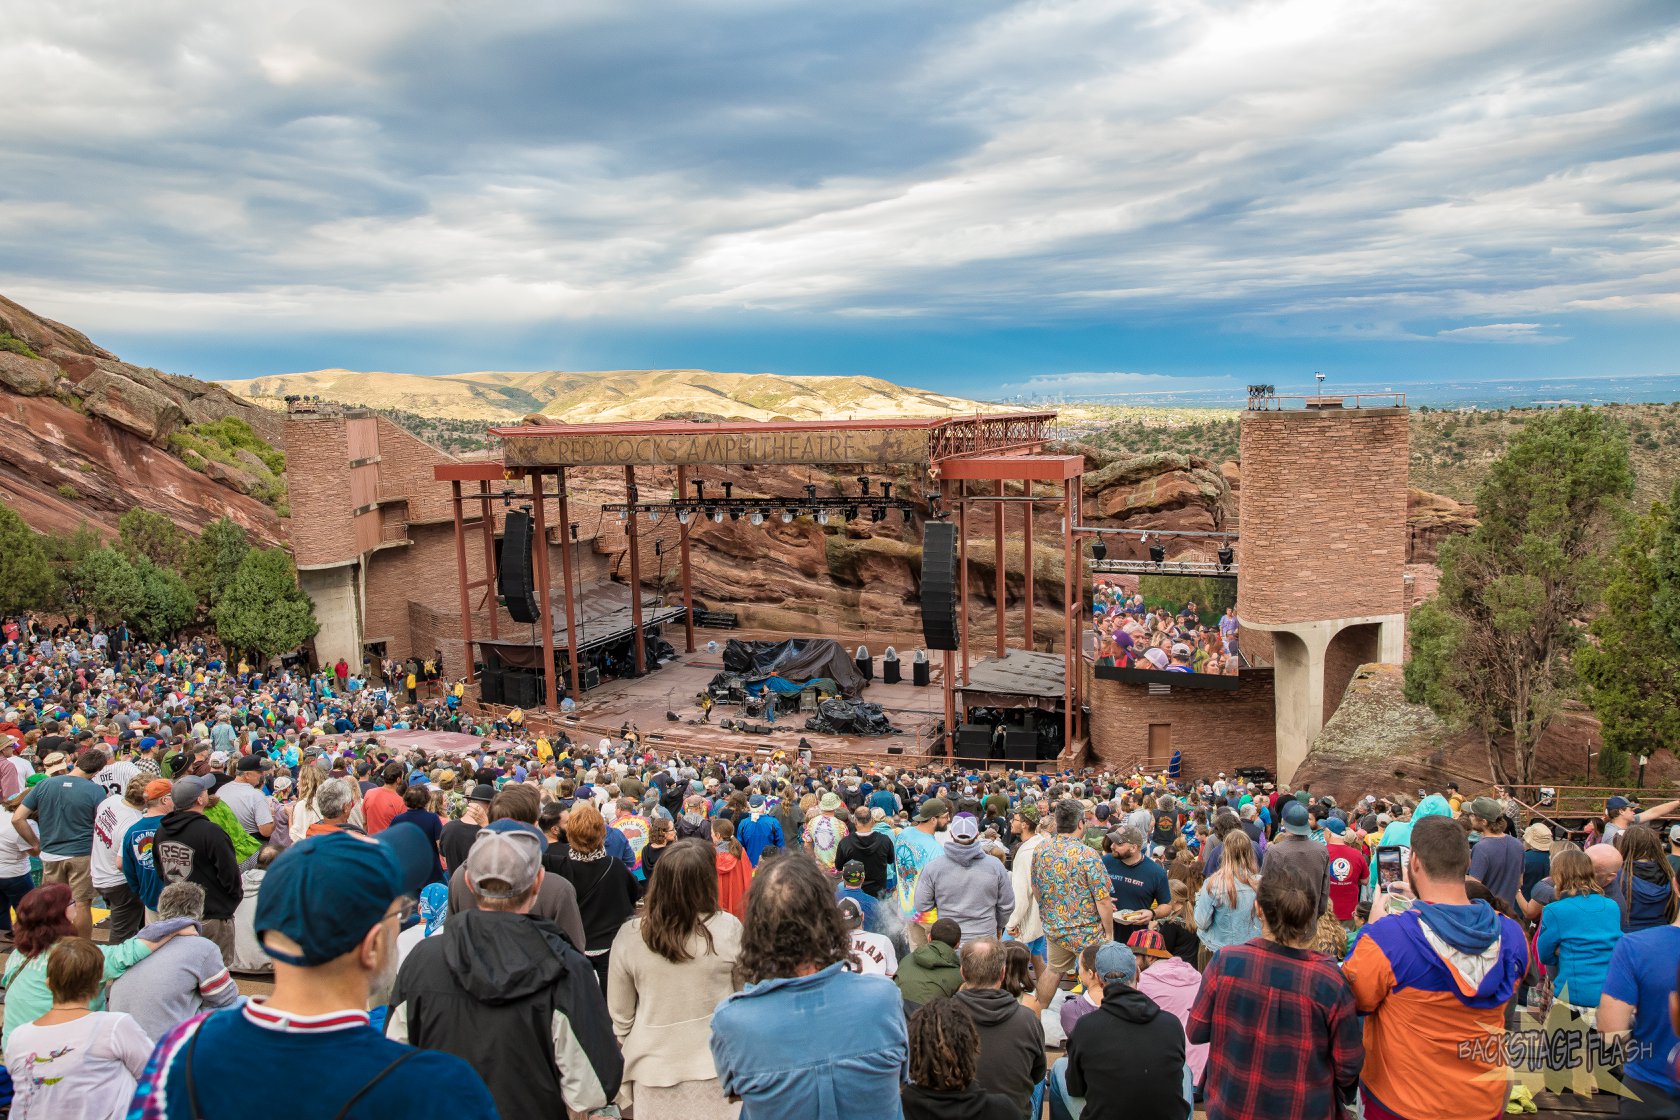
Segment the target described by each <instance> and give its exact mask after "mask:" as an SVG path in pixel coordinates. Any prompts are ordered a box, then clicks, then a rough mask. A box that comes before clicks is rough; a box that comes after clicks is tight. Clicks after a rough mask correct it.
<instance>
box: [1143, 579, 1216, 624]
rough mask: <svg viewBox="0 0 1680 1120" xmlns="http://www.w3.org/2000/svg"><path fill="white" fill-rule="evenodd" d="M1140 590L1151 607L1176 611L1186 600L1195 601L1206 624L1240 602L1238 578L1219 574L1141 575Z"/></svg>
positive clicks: (1197, 609)
mask: <svg viewBox="0 0 1680 1120" xmlns="http://www.w3.org/2000/svg"><path fill="white" fill-rule="evenodd" d="M1138 594H1139V595H1142V596H1143V605H1144V606H1146V607H1148V608H1149V609H1150V610H1154V609H1155V608H1156V607H1167V608H1168V609H1170V610H1171V611H1172V612H1173V613H1174V614H1177V613H1178V612H1179V611H1180V610H1182V609H1183V608H1184V604H1186V603H1195V604H1196V614H1197V616H1198V617H1199V618H1201V620H1202V625H1204V626H1213V625H1216V624H1217V623H1218V622H1219V616H1220V615H1222V614H1224V613H1225V608H1226V607H1234V606H1236V605H1237V581H1236V580H1234V579H1220V578H1218V577H1217V576H1139V577H1138Z"/></svg>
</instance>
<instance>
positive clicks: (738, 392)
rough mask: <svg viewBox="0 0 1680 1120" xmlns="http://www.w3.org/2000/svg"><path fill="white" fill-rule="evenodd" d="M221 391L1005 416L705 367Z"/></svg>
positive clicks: (384, 377)
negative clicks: (713, 370)
mask: <svg viewBox="0 0 1680 1120" xmlns="http://www.w3.org/2000/svg"><path fill="white" fill-rule="evenodd" d="M220 384H221V385H223V386H225V387H226V388H227V389H229V390H230V391H232V392H233V393H236V394H238V395H239V396H243V397H249V398H252V399H254V400H256V401H258V402H259V403H262V404H266V405H270V406H272V407H279V406H280V404H281V400H282V398H284V397H285V396H287V395H288V394H294V393H295V394H298V395H302V396H319V397H324V398H326V399H327V400H333V401H339V402H342V403H344V404H348V405H352V406H355V407H359V408H377V409H388V410H397V411H402V412H411V413H415V414H417V415H421V416H428V417H435V418H438V419H446V420H482V421H486V422H492V423H494V422H505V421H512V420H518V419H519V418H520V417H522V416H526V415H528V414H530V413H533V412H541V413H543V414H544V415H547V416H553V417H555V418H556V419H559V420H565V421H569V422H572V423H592V422H596V421H610V420H651V419H654V418H656V417H659V416H664V415H667V414H669V413H681V412H703V413H707V414H710V415H713V416H721V417H726V418H734V419H742V420H767V419H769V418H771V417H776V416H780V417H786V418H788V419H792V420H823V419H848V418H854V419H871V418H875V417H881V416H947V415H952V414H956V413H967V412H975V411H993V410H996V409H997V408H998V406H996V405H988V404H982V403H979V402H976V401H967V400H962V399H960V398H958V397H947V396H944V395H942V394H939V393H930V392H927V391H925V390H922V389H912V388H906V387H904V386H901V385H894V384H893V383H892V382H890V381H883V380H881V379H880V378H878V377H784V376H780V375H777V374H768V373H712V372H710V371H708V370H700V369H631V370H603V371H597V372H580V373H568V372H562V371H558V370H550V371H545V372H529V373H512V372H495V371H486V372H480V373H455V374H449V375H447V376H444V377H422V376H419V375H417V374H410V373H378V372H369V373H360V372H356V371H354V370H344V369H323V370H316V371H314V372H313V373H288V374H281V375H277V376H274V377H257V378H253V379H251V380H249V381H223V382H220Z"/></svg>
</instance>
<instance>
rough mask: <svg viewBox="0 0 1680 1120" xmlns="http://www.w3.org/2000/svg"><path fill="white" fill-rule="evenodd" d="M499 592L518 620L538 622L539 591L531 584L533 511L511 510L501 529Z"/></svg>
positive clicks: (497, 579)
mask: <svg viewBox="0 0 1680 1120" xmlns="http://www.w3.org/2000/svg"><path fill="white" fill-rule="evenodd" d="M496 593H497V594H498V595H500V596H501V597H502V602H503V603H505V604H506V605H507V609H508V614H509V615H511V616H512V617H513V620H514V621H515V622H535V621H537V618H538V617H539V614H540V612H539V611H538V609H537V595H536V591H535V590H534V589H533V588H532V586H531V515H530V514H528V513H526V512H525V511H524V510H521V509H515V510H509V511H508V514H507V525H506V528H505V530H504V531H503V533H502V551H501V556H500V558H499V560H498V561H497V564H496Z"/></svg>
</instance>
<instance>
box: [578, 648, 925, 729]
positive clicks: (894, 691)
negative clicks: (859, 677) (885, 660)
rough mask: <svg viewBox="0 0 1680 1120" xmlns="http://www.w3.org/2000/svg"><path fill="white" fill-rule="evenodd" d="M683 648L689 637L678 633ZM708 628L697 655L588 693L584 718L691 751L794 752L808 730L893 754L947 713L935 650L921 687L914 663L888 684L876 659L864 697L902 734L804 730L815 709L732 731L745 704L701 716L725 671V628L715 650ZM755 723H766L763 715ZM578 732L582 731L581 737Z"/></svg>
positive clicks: (721, 707)
mask: <svg viewBox="0 0 1680 1120" xmlns="http://www.w3.org/2000/svg"><path fill="white" fill-rule="evenodd" d="M674 637H675V638H676V640H677V644H678V645H679V648H680V643H681V641H682V635H681V634H680V633H678V634H676V635H674ZM711 637H713V635H711V634H707V635H705V636H704V637H701V638H700V639H699V642H698V645H699V647H700V648H699V649H698V650H696V651H695V652H694V653H678V654H677V657H676V660H674V661H671V662H668V663H667V664H666V665H665V666H664V667H663V668H660V669H657V670H655V671H653V672H650V673H648V674H647V675H646V676H643V677H639V678H636V679H634V680H613V681H608V682H606V683H605V684H603V685H602V686H601V687H600V688H595V689H591V690H590V691H588V692H586V693H584V694H583V698H582V699H581V700H580V702H579V703H578V706H577V713H576V715H577V719H578V721H579V723H581V724H583V725H585V726H587V727H589V728H592V729H596V730H598V731H606V730H607V729H611V731H613V732H616V731H617V729H618V728H619V727H620V726H621V725H622V724H624V723H625V722H626V721H628V722H630V723H631V724H633V725H635V726H636V728H637V729H639V730H640V731H641V733H642V734H643V736H646V737H651V736H663V737H664V738H665V740H667V741H672V740H674V741H678V742H680V743H681V745H682V746H683V747H684V748H685V749H691V750H698V751H705V750H706V749H707V748H708V747H723V746H728V747H731V748H735V749H742V748H749V747H763V748H765V749H767V750H776V749H778V748H780V749H787V750H792V749H794V748H796V747H797V746H798V744H799V740H800V738H801V737H802V736H803V737H804V738H806V739H808V740H809V741H810V743H811V746H812V747H813V748H816V749H817V750H818V751H819V752H822V751H825V750H826V751H847V752H857V753H860V754H871V755H881V756H883V758H884V757H885V756H886V755H887V748H888V747H902V748H903V753H904V754H906V755H915V754H916V753H918V748H919V747H920V746H922V745H925V744H926V743H927V742H928V735H929V734H930V733H931V731H932V729H933V725H934V722H935V721H937V720H939V719H940V718H942V717H943V716H944V714H945V712H944V704H945V700H944V694H943V691H942V688H941V682H942V674H941V672H940V665H939V661H938V655H937V654H934V655H933V657H934V659H935V660H934V661H933V664H932V667H931V668H932V672H931V679H930V682H929V683H928V684H927V685H926V686H922V687H918V686H916V685H913V684H911V683H910V663H909V662H908V661H905V662H904V663H903V668H904V674H905V676H904V680H903V681H901V682H900V683H898V684H884V683H883V682H882V681H881V678H880V672H881V662H880V659H879V657H877V658H876V661H875V673H876V676H875V679H874V680H873V681H871V682H870V683H869V685H868V687H866V688H865V689H864V690H863V695H862V696H861V697H860V699H862V700H865V701H867V702H869V703H871V704H879V705H881V708H882V710H883V711H884V712H885V713H886V715H887V718H888V719H890V720H891V721H892V724H893V726H894V727H896V728H898V729H899V730H901V731H903V732H904V734H902V735H885V736H859V735H822V734H818V733H817V732H814V731H806V730H805V720H806V719H807V718H809V715H810V713H808V712H788V713H785V714H783V715H780V716H778V717H777V719H776V724H775V728H774V730H772V731H770V732H769V733H768V734H764V735H757V734H752V733H749V732H742V731H725V730H724V729H723V728H722V727H721V726H720V725H721V723H722V721H723V720H726V719H727V720H731V721H733V720H736V719H744V718H745V717H746V713H745V711H744V709H742V708H740V707H736V706H733V705H728V704H719V705H717V706H716V707H714V708H713V709H712V721H711V723H710V724H706V723H701V722H699V719H700V708H699V703H698V698H699V694H700V693H701V692H702V691H704V690H705V688H706V686H707V685H708V684H709V683H711V680H712V677H714V676H715V675H717V674H718V673H719V672H721V671H722V669H723V648H722V647H723V643H724V641H725V640H726V638H725V636H724V635H722V634H719V635H716V640H717V642H718V647H719V648H718V650H717V652H715V653H709V652H707V650H706V641H707V640H708V639H709V638H711ZM667 711H672V712H675V713H676V714H677V716H678V717H679V722H677V723H672V722H671V721H669V720H667V719H666V718H665V713H666V712H667ZM752 722H754V723H757V724H760V725H762V724H763V722H764V721H763V720H761V719H760V720H753V721H752ZM574 737H575V736H574Z"/></svg>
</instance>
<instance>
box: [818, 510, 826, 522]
mask: <svg viewBox="0 0 1680 1120" xmlns="http://www.w3.org/2000/svg"><path fill="white" fill-rule="evenodd" d="M817 524H818V525H827V524H828V511H827V510H826V509H819V510H818V511H817Z"/></svg>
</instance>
